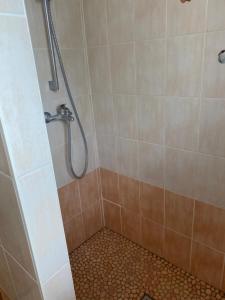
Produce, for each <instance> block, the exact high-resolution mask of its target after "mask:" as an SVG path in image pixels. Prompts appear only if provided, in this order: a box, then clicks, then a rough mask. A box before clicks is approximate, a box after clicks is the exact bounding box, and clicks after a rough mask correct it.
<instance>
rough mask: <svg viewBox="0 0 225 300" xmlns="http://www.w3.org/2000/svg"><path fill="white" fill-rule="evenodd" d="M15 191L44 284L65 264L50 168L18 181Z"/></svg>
mask: <svg viewBox="0 0 225 300" xmlns="http://www.w3.org/2000/svg"><path fill="white" fill-rule="evenodd" d="M17 187H18V193H19V197H20V202H21V207H22V208H21V209H22V211H23V215H24V218H25V222H26V229H27V232H28V235H29V240H30V245H31V247H32V254H33V256H34V260H35V263H36V269H37V273H38V277H39V280H40V282H41V284H44V283H46V282H47V281H48V280H49V278H50V277H51V276H53V274H55V273H56V272H57V271H58V270H59V269H60V268H62V266H63V265H64V264H66V263H68V260H69V259H68V255H67V247H66V241H65V234H64V230H63V223H62V215H61V211H60V206H59V199H58V194H57V190H56V185H55V178H54V173H53V169H52V166H46V167H44V168H41V169H39V170H38V171H36V172H33V173H32V174H29V175H27V176H24V177H22V178H20V180H19V181H18V182H17ZM17 239H18V238H17Z"/></svg>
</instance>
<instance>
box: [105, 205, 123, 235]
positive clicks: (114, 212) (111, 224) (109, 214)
mask: <svg viewBox="0 0 225 300" xmlns="http://www.w3.org/2000/svg"><path fill="white" fill-rule="evenodd" d="M103 206H104V217H105V226H106V227H107V228H109V229H111V230H113V231H115V232H118V233H121V207H120V206H118V205H115V204H113V203H111V202H108V201H103Z"/></svg>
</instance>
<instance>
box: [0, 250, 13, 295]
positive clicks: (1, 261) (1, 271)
mask: <svg viewBox="0 0 225 300" xmlns="http://www.w3.org/2000/svg"><path fill="white" fill-rule="evenodd" d="M0 288H1V290H3V291H4V292H5V293H6V294H7V295H8V296H9V297H10V299H11V300H15V299H16V293H15V290H14V287H13V281H12V278H11V275H10V270H9V268H8V266H7V261H6V259H5V254H4V252H3V249H2V247H0ZM0 299H1V297H0Z"/></svg>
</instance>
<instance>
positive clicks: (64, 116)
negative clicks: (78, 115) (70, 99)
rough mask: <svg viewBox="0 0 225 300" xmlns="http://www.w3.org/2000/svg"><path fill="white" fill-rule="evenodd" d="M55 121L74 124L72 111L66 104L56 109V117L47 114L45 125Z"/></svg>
mask: <svg viewBox="0 0 225 300" xmlns="http://www.w3.org/2000/svg"><path fill="white" fill-rule="evenodd" d="M53 121H63V122H72V121H74V117H73V114H72V112H71V110H70V109H69V108H68V107H66V105H65V104H62V105H59V106H58V107H57V108H56V114H54V115H52V114H51V113H49V112H45V123H47V124H48V123H50V122H53Z"/></svg>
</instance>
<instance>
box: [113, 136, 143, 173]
mask: <svg viewBox="0 0 225 300" xmlns="http://www.w3.org/2000/svg"><path fill="white" fill-rule="evenodd" d="M117 151H118V153H117V159H118V169H119V173H120V174H122V175H125V176H129V177H133V178H137V176H138V169H137V166H138V143H137V142H136V141H131V140H126V139H122V138H119V139H118V150H117Z"/></svg>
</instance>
